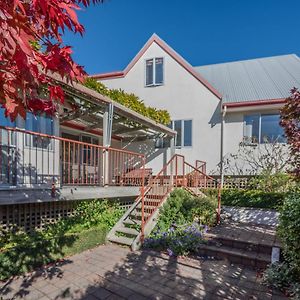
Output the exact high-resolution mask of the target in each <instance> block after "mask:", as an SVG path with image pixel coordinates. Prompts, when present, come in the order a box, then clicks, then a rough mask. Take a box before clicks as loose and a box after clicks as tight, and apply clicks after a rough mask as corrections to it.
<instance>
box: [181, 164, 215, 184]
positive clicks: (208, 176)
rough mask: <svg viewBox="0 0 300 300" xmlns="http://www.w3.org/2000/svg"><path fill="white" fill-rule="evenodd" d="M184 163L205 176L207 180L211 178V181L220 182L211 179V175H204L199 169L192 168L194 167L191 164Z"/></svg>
mask: <svg viewBox="0 0 300 300" xmlns="http://www.w3.org/2000/svg"><path fill="white" fill-rule="evenodd" d="M184 163H185V164H186V165H188V166H189V167H190V168H192V169H194V170H195V171H196V172H199V173H201V174H202V175H204V176H205V177H207V178H209V179H212V180H214V181H216V182H218V181H217V179H215V178H213V177H211V176H210V175H207V174H205V173H203V172H202V171H200V170H199V169H197V168H195V167H194V166H192V165H191V164H189V163H188V162H186V161H185V162H184Z"/></svg>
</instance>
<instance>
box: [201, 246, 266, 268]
mask: <svg viewBox="0 0 300 300" xmlns="http://www.w3.org/2000/svg"><path fill="white" fill-rule="evenodd" d="M199 254H200V255H206V256H213V257H216V258H219V259H226V260H228V261H229V262H231V263H234V264H241V265H244V266H247V267H253V268H258V269H265V268H266V267H267V266H268V265H269V264H270V263H271V255H269V254H263V253H257V252H254V251H247V250H242V249H236V248H232V247H227V246H224V245H221V246H215V245H209V244H202V245H201V246H200V248H199Z"/></svg>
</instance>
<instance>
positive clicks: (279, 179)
mask: <svg viewBox="0 0 300 300" xmlns="http://www.w3.org/2000/svg"><path fill="white" fill-rule="evenodd" d="M292 179H293V178H292V177H291V176H290V175H289V174H286V173H275V174H270V172H262V173H261V174H260V175H259V176H255V177H253V178H252V179H251V180H250V181H249V189H256V190H261V191H265V192H270V193H271V192H279V193H282V192H287V191H288V190H289V189H290V188H291V186H293V185H294V183H293V180H292Z"/></svg>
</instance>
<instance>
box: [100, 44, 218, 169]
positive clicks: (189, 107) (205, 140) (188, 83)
mask: <svg viewBox="0 0 300 300" xmlns="http://www.w3.org/2000/svg"><path fill="white" fill-rule="evenodd" d="M153 57H163V58H164V85H163V86H157V87H145V60H146V59H149V58H153ZM103 83H104V84H105V85H106V86H108V87H109V88H121V89H124V90H125V91H126V92H132V93H135V94H136V95H138V96H139V97H140V98H141V99H143V100H144V101H145V103H146V104H147V105H149V106H153V107H156V108H160V109H167V110H168V111H169V113H170V115H171V119H172V120H181V119H192V120H193V125H192V126H193V128H192V144H193V145H192V147H183V148H181V149H176V153H179V154H183V155H185V157H186V160H187V161H188V162H190V163H192V164H194V162H195V160H196V159H200V160H205V161H207V163H208V170H212V169H214V168H215V166H216V164H217V163H218V162H219V158H220V133H221V130H220V128H221V124H220V106H219V105H220V100H219V99H218V98H217V97H216V96H215V95H214V94H213V93H212V92H210V90H209V89H207V88H206V87H205V86H204V85H203V84H202V83H201V82H199V81H198V80H197V79H196V78H194V77H193V76H192V75H191V74H190V73H189V72H188V71H187V70H185V69H184V68H183V67H182V66H181V65H179V64H178V63H177V62H176V61H175V60H174V59H173V58H172V57H171V56H169V55H168V54H167V53H166V52H165V51H164V50H163V49H162V48H161V47H160V46H159V45H158V44H156V43H155V42H154V43H152V45H151V46H150V47H149V48H148V49H147V51H146V52H145V53H144V54H143V56H142V57H141V58H140V59H139V61H138V62H137V63H136V64H135V65H134V66H133V68H132V69H131V70H130V71H129V72H128V73H127V75H126V76H125V77H124V78H117V79H109V80H103ZM123 146H124V145H123ZM128 148H129V149H131V150H135V151H136V150H140V151H142V148H144V150H145V148H146V149H147V152H149V155H148V158H149V157H155V159H151V162H149V163H148V165H149V166H151V167H153V168H154V171H157V170H159V169H160V168H161V167H162V162H163V161H165V160H166V158H165V155H163V153H161V152H165V151H162V149H153V144H152V143H149V142H148V143H143V144H141V143H133V144H130V145H128ZM169 158H170V155H169V153H168V155H167V159H169Z"/></svg>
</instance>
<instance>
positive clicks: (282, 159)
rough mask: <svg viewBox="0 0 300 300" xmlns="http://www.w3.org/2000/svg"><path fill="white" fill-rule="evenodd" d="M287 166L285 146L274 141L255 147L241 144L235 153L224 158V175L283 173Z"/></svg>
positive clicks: (287, 159)
mask: <svg viewBox="0 0 300 300" xmlns="http://www.w3.org/2000/svg"><path fill="white" fill-rule="evenodd" d="M288 165H289V158H288V155H287V146H286V145H284V144H281V143H278V142H277V141H276V140H275V141H273V142H270V143H263V144H259V145H256V146H247V145H243V144H241V145H240V146H239V149H238V151H237V153H235V154H232V153H230V154H228V155H226V156H225V157H224V160H223V168H224V174H226V175H259V174H262V173H264V174H270V175H272V174H278V173H282V172H285V170H286V169H287V168H288Z"/></svg>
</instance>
